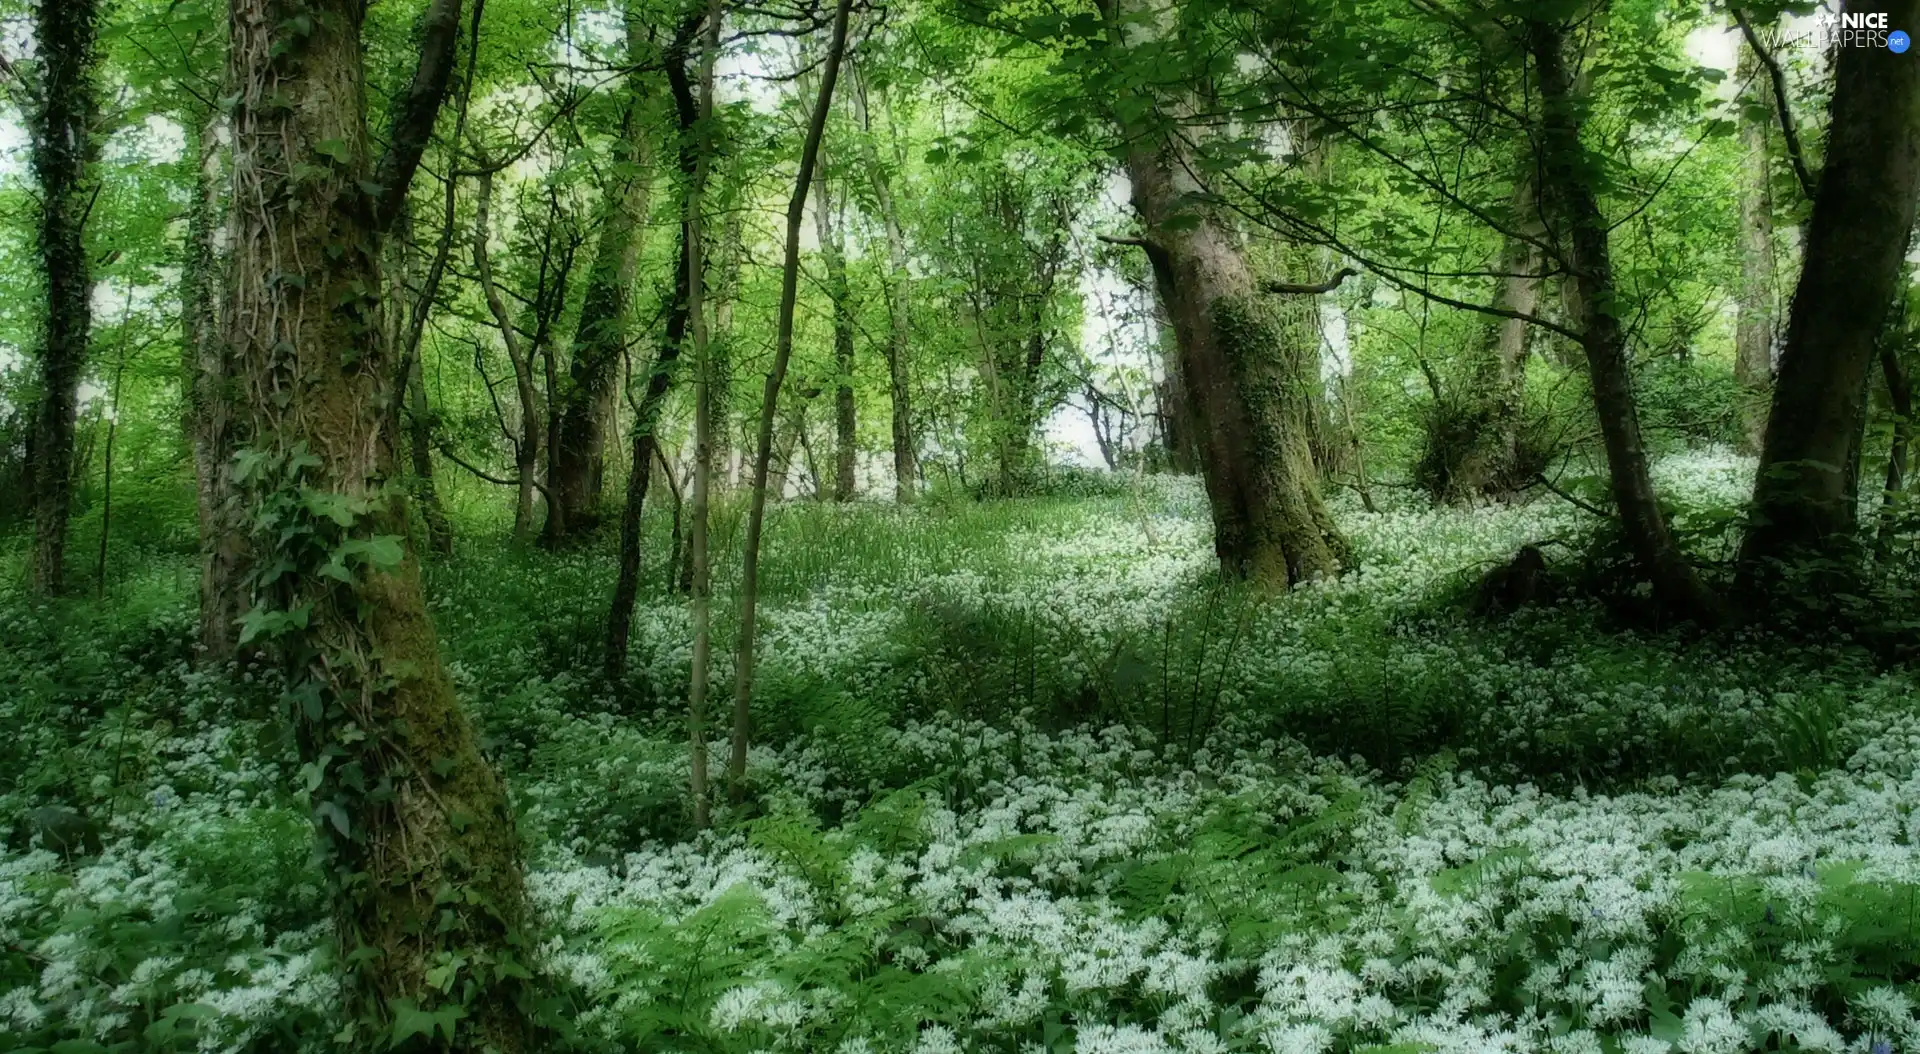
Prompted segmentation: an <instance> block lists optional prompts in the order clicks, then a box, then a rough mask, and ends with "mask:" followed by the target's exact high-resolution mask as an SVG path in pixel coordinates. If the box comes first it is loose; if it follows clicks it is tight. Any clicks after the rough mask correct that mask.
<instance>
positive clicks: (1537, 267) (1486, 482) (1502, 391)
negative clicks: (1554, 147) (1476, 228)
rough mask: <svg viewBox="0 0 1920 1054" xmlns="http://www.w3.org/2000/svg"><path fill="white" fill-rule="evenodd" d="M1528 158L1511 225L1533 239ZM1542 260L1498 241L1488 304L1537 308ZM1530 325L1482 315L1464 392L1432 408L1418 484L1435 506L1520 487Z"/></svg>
mask: <svg viewBox="0 0 1920 1054" xmlns="http://www.w3.org/2000/svg"><path fill="white" fill-rule="evenodd" d="M1532 160H1533V159H1532V158H1531V157H1529V158H1528V159H1527V165H1526V169H1527V171H1525V172H1524V173H1522V174H1521V177H1520V178H1519V180H1517V181H1516V183H1515V186H1514V191H1513V207H1512V216H1513V222H1514V223H1516V224H1517V225H1518V226H1519V229H1520V230H1521V231H1522V233H1524V234H1526V235H1528V236H1529V237H1532V238H1535V239H1538V238H1541V237H1544V235H1545V228H1543V227H1542V226H1541V225H1540V223H1539V215H1540V202H1539V196H1538V194H1537V193H1536V191H1535V187H1534V174H1533V171H1532V168H1533V165H1532ZM1544 266H1545V261H1544V259H1543V258H1542V253H1541V252H1540V247H1539V245H1538V244H1537V243H1536V242H1534V241H1529V240H1528V239H1527V238H1524V237H1515V236H1513V235H1507V236H1505V237H1503V238H1502V239H1501V247H1500V254H1499V256H1498V257H1497V259H1496V262H1495V265H1494V267H1495V270H1496V271H1497V272H1498V273H1499V275H1500V277H1498V278H1496V279H1495V280H1494V283H1495V284H1494V295H1493V306H1494V307H1495V308H1497V309H1500V310H1504V311H1514V312H1519V313H1521V314H1526V315H1531V314H1533V313H1534V312H1535V310H1536V309H1537V308H1538V307H1539V306H1540V279H1539V277H1538V275H1539V274H1540V271H1541V269H1542V267H1544ZM1531 337H1532V333H1531V327H1529V325H1528V324H1527V323H1526V322H1523V321H1521V320H1519V319H1516V318H1495V317H1492V316H1488V317H1487V318H1486V319H1485V321H1484V328H1483V329H1482V331H1481V338H1480V345H1479V347H1478V348H1477V349H1475V355H1474V359H1473V364H1472V367H1471V373H1470V374H1469V376H1468V378H1467V384H1468V390H1467V391H1465V392H1459V393H1455V395H1454V396H1453V397H1452V398H1451V399H1449V400H1447V402H1446V403H1444V404H1440V405H1436V406H1435V408H1434V419H1433V421H1432V422H1431V423H1430V424H1429V426H1428V428H1429V431H1428V437H1427V443H1428V452H1427V457H1426V459H1425V462H1424V463H1423V464H1422V466H1421V471H1420V473H1419V474H1420V477H1421V482H1422V483H1423V484H1424V485H1425V487H1426V489H1427V490H1428V492H1429V493H1431V494H1432V495H1433V496H1434V497H1435V498H1436V499H1438V500H1441V501H1450V502H1460V501H1469V500H1471V499H1473V498H1477V497H1480V496H1483V495H1488V494H1495V493H1499V492H1502V491H1506V490H1509V489H1511V488H1513V487H1514V486H1517V485H1520V484H1522V483H1525V482H1528V481H1525V480H1518V479H1515V478H1513V474H1514V470H1515V468H1516V467H1517V464H1518V458H1519V454H1520V443H1519V440H1520V436H1519V427H1520V415H1521V412H1522V410H1523V409H1524V408H1525V406H1526V394H1527V351H1528V346H1529V341H1530V339H1531Z"/></svg>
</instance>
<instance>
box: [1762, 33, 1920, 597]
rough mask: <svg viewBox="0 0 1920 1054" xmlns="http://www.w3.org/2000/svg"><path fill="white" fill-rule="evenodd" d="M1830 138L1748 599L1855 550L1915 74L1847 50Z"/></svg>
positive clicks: (1776, 400) (1901, 63) (1901, 236)
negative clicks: (1850, 474) (1791, 567)
mask: <svg viewBox="0 0 1920 1054" xmlns="http://www.w3.org/2000/svg"><path fill="white" fill-rule="evenodd" d="M1866 6H1867V7H1868V8H1870V9H1873V10H1879V11H1885V12H1887V13H1888V14H1889V15H1890V16H1891V18H1890V19H1889V21H1890V24H1892V25H1894V26H1912V25H1914V24H1916V21H1917V20H1920V0H1898V2H1894V3H1883V4H1869V5H1866ZM1850 10H1851V9H1850ZM1827 137H1828V138H1827V142H1828V145H1827V160H1826V166H1825V169H1824V170H1823V171H1822V172H1821V174H1820V178H1819V184H1818V189H1817V191H1816V192H1815V195H1814V201H1813V215H1812V218H1811V220H1810V221H1809V223H1808V226H1807V236H1806V252H1805V256H1804V263H1803V265H1802V268H1801V273H1800V283H1799V287H1798V289H1797V290H1796V291H1795V293H1794V297H1793V306H1792V308H1791V309H1790V311H1789V312H1788V315H1787V334H1786V343H1785V346H1784V348H1783V350H1782V352H1781V356H1780V371H1779V375H1778V377H1777V378H1776V379H1775V384H1774V390H1773V407H1772V410H1771V411H1770V412H1769V414H1768V417H1767V431H1766V440H1765V443H1764V444H1763V446H1762V449H1761V454H1760V470H1759V474H1758V477H1757V479H1756V480H1755V483H1754V491H1753V506H1752V526H1751V527H1750V528H1749V529H1748V531H1747V536H1746V538H1745V539H1744V541H1743V542H1742V544H1741V548H1740V563H1739V579H1740V586H1741V589H1742V591H1743V592H1745V593H1746V594H1748V595H1750V596H1752V595H1758V594H1761V593H1764V592H1767V591H1770V589H1771V588H1772V587H1773V586H1774V585H1775V584H1776V583H1777V582H1778V581H1779V580H1780V575H1781V571H1782V567H1783V565H1785V564H1786V563H1788V562H1790V561H1796V560H1801V559H1808V558H1811V559H1816V560H1822V561H1834V562H1839V561H1844V560H1846V559H1847V558H1848V555H1849V553H1850V551H1851V546H1852V536H1853V533H1854V526H1855V520H1856V515H1855V513H1854V510H1853V509H1852V508H1851V507H1850V503H1849V501H1848V498H1847V490H1848V488H1847V480H1846V475H1847V473H1846V462H1847V458H1848V452H1849V449H1850V448H1851V446H1852V444H1853V443H1854V436H1855V435H1856V434H1857V433H1858V432H1859V431H1860V429H1861V427H1862V423H1863V420H1864V415H1865V412H1866V406H1865V402H1866V400H1865V398H1864V394H1865V392H1866V385H1867V374H1868V371H1869V370H1870V369H1871V368H1872V365H1873V359H1874V350H1875V346H1876V341H1877V340H1878V339H1879V338H1880V336H1881V332H1880V330H1881V327H1882V325H1883V324H1884V323H1885V321H1886V318H1887V311H1888V309H1889V307H1890V306H1891V305H1892V303H1893V297H1894V291H1895V288H1896V286H1897V284H1898V282H1899V279H1900V273H1901V264H1902V261H1903V259H1904V258H1905V256H1906V250H1907V239H1908V235H1909V234H1910V232H1911V231H1912V229H1913V221H1914V208H1915V200H1916V198H1920V66H1916V65H1915V64H1914V63H1913V62H1911V61H1909V57H1908V56H1906V55H1895V54H1893V53H1892V52H1890V51H1887V50H1886V49H1884V48H1841V49H1839V57H1838V59H1837V61H1836V64H1835V69H1834V91H1833V104H1832V118H1831V120H1830V122H1829V124H1828V133H1827Z"/></svg>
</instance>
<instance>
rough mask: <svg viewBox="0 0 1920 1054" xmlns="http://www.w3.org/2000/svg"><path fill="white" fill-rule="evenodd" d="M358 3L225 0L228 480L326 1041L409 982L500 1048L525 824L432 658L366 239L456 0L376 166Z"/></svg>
mask: <svg viewBox="0 0 1920 1054" xmlns="http://www.w3.org/2000/svg"><path fill="white" fill-rule="evenodd" d="M361 6H362V5H361V4H360V3H359V0H308V2H306V3H305V4H304V5H303V6H302V7H300V8H299V9H298V10H300V11H301V12H302V13H303V14H310V15H311V16H312V18H311V21H310V23H308V22H306V21H302V22H301V24H300V25H298V26H296V25H295V24H294V22H293V20H292V19H290V18H289V17H288V9H287V8H286V7H285V6H284V5H283V4H282V3H281V2H280V0H233V2H232V8H231V20H230V29H231V40H232V51H231V59H230V67H229V69H230V77H229V83H230V84H231V85H232V86H233V87H232V90H233V91H234V93H235V95H234V98H235V102H234V105H233V108H232V122H233V170H234V194H233V198H232V202H233V205H232V211H231V214H230V219H229V232H230V241H229V244H230V245H231V263H230V266H229V271H228V283H229V284H228V287H227V288H228V295H227V298H226V303H227V309H228V310H227V313H226V317H225V320H224V323H223V325H224V330H225V337H226V343H227V344H228V345H229V346H230V347H231V348H232V352H233V355H234V361H235V364H236V377H237V378H238V379H239V380H240V381H241V383H242V384H243V386H244V390H245V400H244V402H245V405H246V407H247V410H248V414H249V417H250V425H251V428H250V438H249V446H250V447H251V451H250V453H249V454H248V456H247V458H246V459H245V460H244V462H243V466H242V467H243V470H244V474H243V479H244V486H245V488H246V489H247V491H248V493H249V497H250V500H251V504H252V509H253V511H254V512H255V513H256V514H257V515H256V518H255V522H257V523H262V524H263V525H262V529H261V530H260V531H259V532H258V533H257V534H256V535H255V537H254V539H253V541H254V544H255V546H256V549H255V553H254V555H255V558H256V560H257V561H259V563H260V586H259V588H260V590H261V605H260V607H259V608H258V609H257V612H256V615H255V616H253V617H251V619H250V622H249V627H248V629H249V633H250V635H251V636H252V639H254V640H258V641H261V642H262V643H264V644H267V645H269V646H270V647H271V648H272V650H273V651H274V652H275V653H276V654H277V655H278V657H279V658H280V659H281V662H282V667H283V671H284V677H285V685H286V689H285V692H286V701H287V704H288V706H289V709H290V711H291V712H292V713H293V715H294V722H293V723H294V728H295V732H296V737H295V738H296V741H297V744H298V746H299V750H300V754H301V759H302V761H303V762H304V766H303V768H302V772H303V773H304V775H305V785H306V787H307V790H308V795H309V799H310V801H311V803H312V805H313V808H314V816H315V829H316V831H317V833H318V835H319V839H320V843H321V847H322V860H323V864H322V867H321V873H323V874H325V875H327V876H328V878H329V884H330V888H331V894H332V899H333V909H334V910H333V914H334V919H335V923H336V926H335V932H336V939H337V941H338V944H339V948H338V955H337V957H336V961H337V962H339V963H341V964H342V969H343V970H344V971H345V974H346V977H345V984H344V989H343V992H342V999H341V1003H342V1004H343V1008H342V1009H343V1011H344V1012H343V1013H342V1015H341V1017H342V1019H343V1020H346V1021H348V1022H352V1023H353V1024H352V1025H350V1026H349V1028H348V1030H347V1032H346V1033H345V1034H344V1035H343V1036H342V1037H341V1039H342V1041H343V1042H345V1043H346V1044H347V1045H349V1046H352V1047H355V1048H359V1049H367V1048H371V1047H373V1046H377V1045H385V1044H386V1042H387V1039H388V1036H389V1035H391V1033H392V1031H393V1020H392V1016H393V1014H394V1012H395V1008H396V1006H397V1005H401V1004H400V1001H411V1003H412V1004H413V1005H414V1006H416V1007H418V1008H419V1009H421V1010H423V1011H425V1012H428V1013H433V1012H436V1011H439V1010H441V1009H443V1008H446V1009H448V1010H450V1011H452V1015H451V1016H452V1017H453V1024H452V1035H451V1037H449V1038H448V1039H446V1040H445V1041H444V1042H441V1043H438V1044H436V1046H437V1047H438V1048H439V1049H442V1050H449V1051H458V1052H463V1054H464V1052H469V1051H471V1052H476V1054H477V1052H479V1051H481V1050H493V1051H500V1052H504V1054H513V1052H516V1051H521V1050H525V1049H527V1048H528V1046H529V1045H530V1041H531V1040H530V1031H531V1026H530V1025H529V1022H528V1019H527V1008H529V1007H530V1006H531V1005H532V1003H533V1002H534V1000H535V998H536V993H535V992H534V991H533V990H532V988H531V984H532V982H530V981H528V980H526V979H525V978H526V976H527V975H526V972H525V971H524V970H508V969H503V968H502V967H503V965H504V964H506V963H509V962H511V963H516V964H524V963H526V962H528V961H529V960H530V959H531V957H532V956H533V955H534V948H533V944H534V940H533V937H534V935H533V933H532V932H531V931H530V929H529V928H528V913H527V907H526V897H525V892H524V888H523V882H522V871H521V864H520V848H519V840H518V838H517V836H516V835H515V833H514V829H513V818H512V813H511V811H510V810H509V808H508V805H507V796H506V791H505V788H504V786H503V785H502V784H501V782H500V780H499V778H498V777H497V776H496V775H495V774H494V772H493V770H492V768H491V766H489V765H488V763H487V761H486V759H485V758H484V757H483V756H482V755H481V753H480V748H479V743H478V740H477V738H476V736H475V734H474V731H473V728H472V726H471V725H470V724H469V723H468V721H467V719H466V717H465V715H463V714H462V713H461V711H460V708H459V706H458V704H457V702H456V700H455V698H454V693H453V686H452V683H451V682H450V681H449V680H448V678H447V674H446V671H445V668H444V667H443V666H442V665H441V662H440V658H439V655H438V651H437V647H436V641H435V635H434V628H433V622H432V618H431V617H430V616H429V614H428V612H427V606H426V603H425V598H424V596H423V593H422V589H421V582H420V569H419V564H418V562H417V561H416V560H415V559H414V557H413V554H412V552H411V548H410V546H409V545H408V543H407V535H408V531H407V502H406V499H405V496H404V494H403V493H402V492H401V491H399V490H398V489H396V488H394V487H392V486H390V485H389V484H390V481H393V480H395V479H396V478H397V476H398V469H399V464H398V462H399V452H398V449H397V444H398V437H397V436H395V435H394V434H393V429H392V426H391V418H390V417H389V415H388V413H387V411H386V409H385V408H386V406H387V405H388V403H389V402H390V400H391V399H393V398H394V397H395V396H396V395H398V394H399V393H397V392H396V391H394V387H393V386H394V384H395V383H396V374H397V373H398V371H397V370H396V369H395V368H394V367H395V364H394V363H393V362H391V361H390V360H391V357H392V355H393V351H394V349H393V348H392V347H390V346H389V341H388V339H387V335H386V331H385V330H384V328H383V326H382V324H381V312H382V310H383V308H384V307H385V306H386V305H384V304H382V302H381V301H382V290H383V284H382V282H381V278H380V242H381V240H382V239H383V237H385V236H386V234H387V233H388V232H389V231H390V230H391V228H392V224H393V222H394V220H395V218H396V216H397V214H398V211H399V210H398V200H399V199H401V198H403V197H404V196H405V194H406V191H407V182H408V181H409V180H410V178H411V174H412V172H413V171H414V169H415V168H416V167H417V165H418V161H419V155H420V153H421V151H423V150H424V149H425V147H426V143H427V140H428V137H429V136H430V135H431V132H432V127H433V117H434V115H435V114H436V113H437V112H438V111H439V109H440V104H441V102H442V100H443V99H444V98H445V96H446V88H447V83H448V80H449V79H450V77H451V72H452V67H453V66H454V65H455V61H454V58H453V52H454V40H455V38H456V37H457V35H458V26H459V17H460V7H461V5H460V4H459V3H458V0H434V2H433V3H432V4H430V5H429V7H428V9H427V13H426V16H425V19H424V21H423V25H424V39H423V41H422V44H423V46H422V48H421V57H420V61H419V67H418V69H417V71H416V73H415V75H414V79H413V83H412V85H411V86H410V88H409V89H408V90H407V92H406V93H405V95H404V96H402V97H400V98H398V99H396V101H395V103H394V107H393V109H394V113H395V116H394V121H393V125H394V126H393V129H392V130H391V132H390V134H389V135H388V137H387V139H388V142H389V143H390V144H391V145H390V146H389V147H388V148H387V153H386V156H385V157H384V158H383V159H382V161H381V163H380V165H379V168H378V171H379V172H380V173H383V174H388V175H389V177H390V178H389V179H388V180H386V181H384V182H376V181H375V179H374V176H375V171H376V170H375V168H374V166H373V164H372V163H371V161H372V159H371V157H370V146H369V139H370V136H369V134H368V129H367V127H366V93H365V80H364V72H363V69H362V55H363V47H362V42H361V38H360V15H361ZM474 15H475V19H474V21H475V23H476V24H477V22H478V15H479V11H478V10H477V9H476V11H475V12H474ZM296 173H297V174H298V175H296ZM370 188H373V189H370ZM376 190H377V192H376ZM296 276H297V277H298V279H299V280H298V281H292V280H289V279H290V278H292V277H296ZM267 523H270V524H271V527H268V526H266V524H267ZM294 613H298V615H297V616H296V615H295V614H294ZM447 890H456V891H458V892H459V893H460V895H459V896H457V897H449V896H447V895H446V891H447Z"/></svg>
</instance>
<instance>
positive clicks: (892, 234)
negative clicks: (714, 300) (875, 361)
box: [853, 68, 920, 505]
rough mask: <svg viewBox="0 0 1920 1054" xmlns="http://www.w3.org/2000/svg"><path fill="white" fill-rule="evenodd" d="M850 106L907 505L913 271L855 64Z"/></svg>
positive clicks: (915, 465)
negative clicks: (868, 195)
mask: <svg viewBox="0 0 1920 1054" xmlns="http://www.w3.org/2000/svg"><path fill="white" fill-rule="evenodd" d="M853 107H854V111H855V115H856V116H857V117H858V119H859V121H860V127H861V129H862V131H863V132H864V133H865V134H864V135H862V136H861V145H862V147H863V152H864V153H865V155H866V162H867V174H868V178H869V179H871V180H872V182H873V196H874V200H875V201H876V202H878V203H879V206H880V219H881V222H882V224H883V225H884V226H885V227H886V231H887V274H886V287H887V322H888V330H887V381H888V383H887V391H888V395H889V397H890V398H891V400H892V405H893V493H894V500H895V501H897V502H899V503H900V504H902V505H906V504H909V503H911V502H912V501H913V499H914V495H915V494H916V493H917V492H918V490H919V477H920V455H919V449H918V447H917V446H916V445H915V443H914V438H913V436H914V433H913V408H912V392H911V389H910V388H909V387H908V381H909V379H910V378H909V376H908V369H907V355H908V350H909V347H910V346H911V344H912V342H913V295H912V285H911V282H912V273H911V272H910V271H909V270H908V268H907V235H906V231H905V230H904V229H903V228H902V227H901V226H900V213H899V211H898V210H897V209H895V208H894V203H893V188H892V185H891V183H890V181H889V179H888V176H887V170H886V169H885V168H883V167H882V166H881V164H880V151H879V149H878V148H877V147H875V146H874V142H873V137H874V131H873V121H872V120H871V118H870V116H869V114H868V112H867V86H866V82H865V81H864V80H863V79H862V78H861V77H860V71H859V70H858V68H856V69H855V70H854V77H853Z"/></svg>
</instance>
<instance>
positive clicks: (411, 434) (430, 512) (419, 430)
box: [407, 355, 453, 556]
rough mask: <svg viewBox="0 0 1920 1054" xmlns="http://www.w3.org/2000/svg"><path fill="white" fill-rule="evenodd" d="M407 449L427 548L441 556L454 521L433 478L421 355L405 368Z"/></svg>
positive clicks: (430, 425)
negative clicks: (449, 518) (410, 365)
mask: <svg viewBox="0 0 1920 1054" xmlns="http://www.w3.org/2000/svg"><path fill="white" fill-rule="evenodd" d="M407 401H408V412H407V451H408V456H409V459H410V460H411V461H412V464H413V482H414V487H415V488H417V489H418V491H419V494H420V514H421V517H422V518H423V519H425V520H426V521H427V548H428V549H429V550H431V551H432V552H435V553H438V554H440V555H442V556H444V555H446V554H447V553H450V552H452V551H453V524H451V523H449V522H448V521H447V510H446V506H444V505H442V504H440V491H439V488H438V487H436V486H435V485H434V482H433V408H432V407H431V406H429V405H427V379H426V370H425V367H423V366H422V365H421V356H419V355H415V356H413V363H412V368H411V369H409V370H408V371H407Z"/></svg>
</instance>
